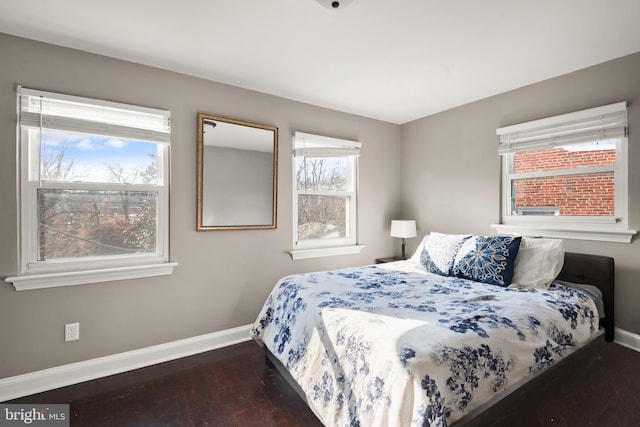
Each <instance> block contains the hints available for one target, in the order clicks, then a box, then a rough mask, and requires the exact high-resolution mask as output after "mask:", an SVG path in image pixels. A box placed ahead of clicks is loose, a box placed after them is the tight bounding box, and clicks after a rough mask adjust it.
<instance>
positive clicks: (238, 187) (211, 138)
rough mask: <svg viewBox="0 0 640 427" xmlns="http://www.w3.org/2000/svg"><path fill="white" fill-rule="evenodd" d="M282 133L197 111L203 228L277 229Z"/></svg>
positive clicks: (199, 203)
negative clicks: (279, 134)
mask: <svg viewBox="0 0 640 427" xmlns="http://www.w3.org/2000/svg"><path fill="white" fill-rule="evenodd" d="M277 158H278V129H277V128H275V127H273V126H265V125H258V124H255V123H249V122H243V121H239V120H232V119H226V118H223V117H218V116H212V115H208V114H204V113H198V224H197V229H198V230H240V229H269V228H276V212H277V209H276V199H277V194H276V191H277V177H278V174H277V171H278V168H277V166H278V164H277Z"/></svg>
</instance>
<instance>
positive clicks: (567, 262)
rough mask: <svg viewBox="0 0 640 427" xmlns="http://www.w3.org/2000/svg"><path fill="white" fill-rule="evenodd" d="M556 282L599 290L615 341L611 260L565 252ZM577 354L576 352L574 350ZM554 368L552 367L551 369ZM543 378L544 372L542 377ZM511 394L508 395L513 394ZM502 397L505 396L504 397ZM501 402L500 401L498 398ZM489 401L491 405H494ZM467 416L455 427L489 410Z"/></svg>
mask: <svg viewBox="0 0 640 427" xmlns="http://www.w3.org/2000/svg"><path fill="white" fill-rule="evenodd" d="M557 278H558V280H564V281H567V282H573V283H582V284H589V285H594V286H596V287H598V289H600V290H601V291H602V296H603V300H604V311H605V318H604V319H601V320H600V325H601V327H602V328H603V329H604V338H605V341H608V342H611V341H613V338H614V324H615V323H614V319H615V317H614V278H615V275H614V260H613V258H611V257H608V256H603V255H590V254H580V253H574V252H565V254H564V265H563V267H562V271H560V274H559V275H558V277H557ZM577 351H579V350H577ZM264 352H265V362H266V364H267V366H268V367H269V368H272V369H276V370H277V371H278V373H279V374H280V375H281V376H282V377H283V378H284V379H285V380H286V381H287V383H288V384H289V385H290V386H291V387H292V388H293V389H294V390H295V391H296V392H297V393H298V395H299V396H300V397H301V398H302V400H304V401H305V402H306V401H307V400H306V397H305V394H304V392H303V391H302V389H301V388H300V386H299V385H298V383H297V382H296V381H295V380H294V379H293V377H292V376H291V374H290V373H289V372H288V371H287V370H286V368H285V367H284V366H283V365H282V363H281V362H280V361H279V360H278V359H277V358H276V357H275V356H274V355H273V354H272V353H271V352H270V351H269V350H268V349H267V348H266V347H264ZM552 368H553V367H552ZM541 374H542V375H544V372H542V373H541ZM527 385H528V384H527V383H525V384H523V385H522V386H521V387H517V388H519V389H524V388H526V387H527ZM513 391H515V390H511V391H510V392H507V394H509V393H511V392H513ZM503 397H504V396H503ZM501 398H502V397H501ZM501 398H500V399H497V400H496V401H493V400H492V401H491V402H490V403H491V404H495V403H497V402H498V401H499V400H501ZM478 409H479V410H475V411H473V412H472V413H470V414H467V415H465V416H464V417H462V418H461V419H460V420H458V421H456V422H455V423H454V425H456V426H457V425H461V424H464V423H466V422H468V421H470V419H472V418H473V417H475V416H477V415H478V414H479V413H480V412H482V411H484V410H486V409H488V407H482V408H478Z"/></svg>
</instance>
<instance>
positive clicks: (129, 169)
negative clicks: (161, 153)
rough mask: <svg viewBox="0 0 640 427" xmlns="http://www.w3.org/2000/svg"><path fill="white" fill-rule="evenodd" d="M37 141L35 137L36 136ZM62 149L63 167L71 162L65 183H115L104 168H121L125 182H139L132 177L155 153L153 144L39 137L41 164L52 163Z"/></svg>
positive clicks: (53, 134) (57, 134)
mask: <svg viewBox="0 0 640 427" xmlns="http://www.w3.org/2000/svg"><path fill="white" fill-rule="evenodd" d="M36 138H37V136H36ZM63 147H66V152H65V154H64V158H63V164H65V165H67V164H69V162H73V165H72V167H71V169H70V174H69V175H68V176H67V179H66V180H67V181H85V182H119V181H118V180H117V179H115V177H114V174H113V173H112V172H110V170H109V167H108V166H112V167H115V168H116V169H120V168H122V174H121V176H122V177H124V180H125V181H126V182H128V183H132V184H133V183H142V182H141V181H140V179H139V178H138V179H135V178H134V177H135V176H136V175H137V174H138V173H139V172H141V171H144V170H145V169H146V168H147V167H148V166H149V165H150V164H151V163H153V161H154V158H155V157H153V158H152V157H151V155H154V156H155V155H156V154H157V148H158V146H157V144H154V143H149V142H142V141H132V140H127V139H118V138H113V137H103V136H97V135H94V136H92V135H87V134H77V133H72V132H63V131H54V130H45V131H44V132H43V134H42V146H41V165H43V164H46V163H47V161H49V162H52V161H53V160H54V159H55V157H56V156H57V155H58V153H60V151H61V150H62V149H63Z"/></svg>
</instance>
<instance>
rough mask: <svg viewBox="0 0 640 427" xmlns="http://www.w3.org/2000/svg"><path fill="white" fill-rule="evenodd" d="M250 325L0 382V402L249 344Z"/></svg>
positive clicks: (44, 370) (0, 380) (4, 379)
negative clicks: (245, 342) (246, 342)
mask: <svg viewBox="0 0 640 427" xmlns="http://www.w3.org/2000/svg"><path fill="white" fill-rule="evenodd" d="M251 326H252V325H244V326H239V327H237V328H232V329H226V330H224V331H219V332H213V333H210V334H206V335H200V336H197V337H192V338H186V339H182V340H178V341H172V342H169V343H165V344H160V345H154V346H152V347H146V348H141V349H138V350H132V351H127V352H125V353H118V354H114V355H111V356H104V357H98V358H96V359H90V360H85V361H82V362H77V363H70V364H68V365H63V366H57V367H55V368H49V369H43V370H41V371H36V372H30V373H28V374H23V375H16V376H14V377H9V378H3V379H0V402H4V401H6V400H11V399H16V398H18V397H23V396H29V395H31V394H35V393H40V392H43V391H47V390H52V389H55V388H59V387H64V386H68V385H72V384H77V383H81V382H83V381H89V380H94V379H96V378H102V377H106V376H109V375H114V374H119V373H122V372H126V371H131V370H134V369H138V368H143V367H145V366H151V365H155V364H157V363H162V362H167V361H169V360H174V359H179V358H182V357H186V356H191V355H194V354H198V353H202V352H205V351H209V350H215V349H218V348H222V347H227V346H230V345H233V344H238V343H241V342H244V341H248V340H250V339H251V338H250V336H249V330H250V329H251Z"/></svg>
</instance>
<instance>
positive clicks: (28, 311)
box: [0, 34, 400, 378]
mask: <svg viewBox="0 0 640 427" xmlns="http://www.w3.org/2000/svg"><path fill="white" fill-rule="evenodd" d="M0 57H1V58H2V66H0V194H1V197H2V199H3V203H2V208H1V209H0V238H1V239H2V247H1V248H0V251H1V252H0V276H3V277H4V276H10V275H15V274H17V272H18V259H17V219H16V218H17V212H16V201H15V194H16V150H15V132H16V124H15V122H16V92H15V85H16V84H21V85H23V86H25V87H31V88H35V89H43V90H49V91H55V92H61V93H69V94H74V95H81V96H87V97H95V98H101V99H107V100H113V101H118V102H125V103H132V104H138V105H143V106H149V107H156V108H165V109H169V110H171V113H172V116H171V121H172V147H171V156H172V157H171V212H170V215H171V217H170V218H171V222H170V239H171V259H172V260H174V261H177V262H178V263H179V266H178V267H177V268H176V269H175V271H174V274H173V275H171V276H164V277H157V278H148V279H139V280H129V281H118V282H112V283H100V284H90V285H80V286H73V287H63V288H53V289H44V290H33V291H22V292H16V291H15V290H14V289H13V287H12V286H11V285H10V284H6V283H4V282H2V283H1V284H0V342H1V343H2V344H1V345H0V347H1V348H2V350H0V378H2V377H8V376H13V375H17V374H21V373H26V372H30V371H35V370H39V369H44V368H49V367H53V366H58V365H62V364H66V363H71V362H76V361H81V360H86V359H91V358H95V357H99V356H105V355H109V354H114V353H119V352H123V351H128V350H133V349H137V348H143V347H147V346H150V345H155V344H160V343H163V342H170V341H174V340H178V339H182V338H188V337H192V336H197V335H201V334H206V333H210V332H215V331H220V330H224V329H228V328H232V327H236V326H240V325H246V324H249V323H252V322H253V321H254V320H255V318H256V316H257V314H258V311H259V309H260V308H261V306H262V304H263V302H264V300H265V299H266V297H267V295H268V293H269V292H270V290H271V288H272V287H273V285H274V284H275V282H276V280H277V279H278V278H280V277H282V276H284V275H287V274H290V273H295V272H301V271H312V270H321V269H332V268H340V267H345V266H348V265H363V264H369V263H373V261H374V259H375V258H376V257H380V256H389V255H392V254H393V253H394V250H395V251H396V252H397V250H398V249H397V245H396V244H397V239H392V238H390V237H388V233H389V225H390V222H391V219H393V218H397V214H398V213H399V212H400V211H399V194H398V192H397V189H398V188H399V180H400V170H399V165H400V158H399V151H398V147H399V144H400V127H399V126H397V125H393V124H389V123H384V122H380V121H376V120H371V119H366V118H362V117H358V116H354V115H349V114H344V113H340V112H336V111H331V110H327V109H323V108H318V107H314V106H311V105H307V104H302V103H297V102H293V101H290V100H286V99H282V98H277V97H273V96H270V95H265V94H261V93H257V92H252V91H248V90H243V89H239V88H236V87H231V86H227V85H223V84H218V83H215V82H210V81H206V80H202V79H197V78H192V77H188V76H184V75H180V74H176V73H171V72H168V71H163V70H159V69H154V68H150V67H146V66H142V65H137V64H133V63H129V62H124V61H118V60H114V59H110V58H106V57H102V56H97V55H92V54H89V53H85V52H80V51H76V50H71V49H66V48H61V47H56V46H52V45H47V44H44V43H38V42H34V41H29V40H25V39H21V38H16V37H12V36H7V35H2V34H0ZM289 59H290V58H282V59H281V60H289ZM198 112H204V113H209V114H215V115H220V116H223V117H229V118H234V119H239V120H244V121H249V122H255V123H262V124H266V125H273V126H276V127H278V130H279V159H278V165H279V167H278V169H279V170H278V172H279V176H278V187H279V188H278V228H277V229H275V230H247V231H215V232H196V231H195V229H196V125H197V122H196V119H197V113H198ZM296 130H298V131H303V132H310V133H316V134H321V135H327V136H333V137H337V138H344V139H351V140H358V141H361V142H362V145H363V146H362V154H361V157H360V193H359V195H360V198H359V209H360V216H359V224H358V225H359V235H360V241H361V243H362V244H364V245H366V247H365V248H364V250H363V251H362V253H361V254H359V255H349V256H343V257H327V258H318V259H311V260H299V261H293V260H291V258H290V256H289V254H288V253H287V251H288V250H290V249H291V247H292V240H293V237H292V235H293V228H292V223H291V221H292V212H291V201H292V190H291V183H292V161H291V135H292V133H293V132H294V131H296ZM70 322H80V331H81V334H80V336H81V338H80V341H75V342H70V343H64V340H63V337H64V324H65V323H70Z"/></svg>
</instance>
